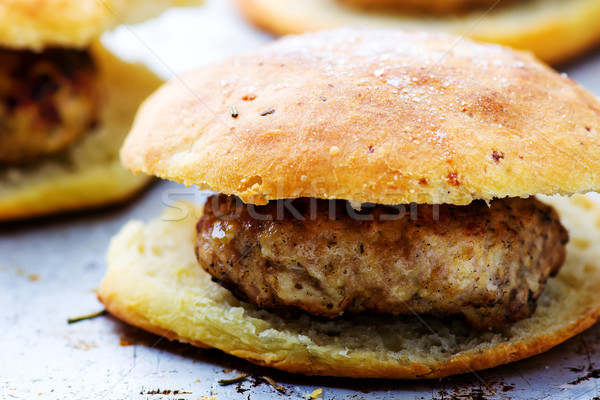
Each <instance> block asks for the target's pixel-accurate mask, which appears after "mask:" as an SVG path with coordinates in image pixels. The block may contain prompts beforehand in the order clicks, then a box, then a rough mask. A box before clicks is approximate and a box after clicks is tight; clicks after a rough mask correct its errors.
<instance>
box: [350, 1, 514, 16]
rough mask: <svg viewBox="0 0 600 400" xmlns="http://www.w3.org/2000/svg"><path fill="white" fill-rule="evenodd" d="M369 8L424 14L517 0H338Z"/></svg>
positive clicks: (449, 12)
mask: <svg viewBox="0 0 600 400" xmlns="http://www.w3.org/2000/svg"><path fill="white" fill-rule="evenodd" d="M338 1H339V2H340V3H345V4H348V5H352V6H357V7H361V8H367V9H388V10H398V11H413V12H421V13H424V14H451V13H465V12H468V11H472V10H476V9H483V10H484V11H485V9H486V8H490V7H492V6H494V7H496V6H502V5H505V4H508V3H512V2H514V1H515V0H500V1H499V2H498V1H497V0H338ZM496 3H498V4H496Z"/></svg>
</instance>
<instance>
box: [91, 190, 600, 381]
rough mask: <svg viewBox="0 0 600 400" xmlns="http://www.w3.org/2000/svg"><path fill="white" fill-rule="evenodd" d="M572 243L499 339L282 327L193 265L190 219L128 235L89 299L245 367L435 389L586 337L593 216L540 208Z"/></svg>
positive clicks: (354, 325) (598, 311)
mask: <svg viewBox="0 0 600 400" xmlns="http://www.w3.org/2000/svg"><path fill="white" fill-rule="evenodd" d="M542 200H543V201H544V202H547V203H549V204H551V205H552V206H553V207H554V208H555V209H556V210H557V211H558V213H559V214H560V216H561V220H562V223H563V224H564V226H565V228H567V230H568V231H569V234H570V236H571V241H570V243H569V244H568V247H567V261H566V263H565V265H564V267H563V268H562V269H561V271H560V273H559V274H558V275H557V276H556V277H555V278H552V279H550V280H549V281H548V286H547V287H546V289H545V291H544V293H543V294H542V296H541V297H540V300H539V302H538V307H537V310H536V312H535V313H534V314H533V316H532V317H531V318H528V319H525V320H521V321H519V322H516V323H514V324H511V325H509V326H507V327H506V328H505V329H504V330H503V331H501V332H496V333H493V332H478V331H473V330H470V329H468V328H466V327H465V325H464V324H463V323H461V322H459V321H453V322H443V321H440V320H436V319H433V318H428V317H421V318H422V319H423V320H425V321H426V322H427V325H425V324H423V322H422V320H420V319H417V318H415V317H404V318H393V317H389V316H380V317H374V316H373V315H370V316H361V317H357V318H351V319H343V320H339V319H338V320H325V321H324V320H322V319H319V320H317V319H311V318H310V317H308V316H306V315H304V316H303V317H301V318H300V319H292V320H284V319H281V318H280V317H278V316H276V315H274V314H271V313H269V312H267V311H264V310H258V309H255V308H254V307H252V306H250V305H249V304H246V303H242V302H240V301H238V300H236V298H235V297H234V296H233V295H232V294H231V293H230V292H229V291H227V290H226V289H224V288H223V287H221V286H220V285H219V284H218V283H215V282H212V281H211V276H210V275H208V274H207V273H206V272H204V271H203V270H202V268H201V267H200V266H199V265H198V263H197V261H196V258H195V256H194V240H195V237H196V230H195V225H196V223H197V221H198V218H199V214H200V213H199V212H197V211H195V210H194V209H193V207H191V206H189V207H190V208H185V210H186V211H187V212H188V213H187V217H185V218H182V217H181V210H182V208H179V209H170V211H171V213H165V214H164V215H162V216H161V217H160V218H158V219H156V220H154V221H152V222H149V223H148V224H144V223H142V222H140V221H132V222H130V223H128V224H127V225H126V226H125V227H124V228H123V230H122V231H121V232H120V233H119V234H118V235H117V236H116V237H115V238H114V239H113V240H112V242H111V245H110V248H109V251H108V256H107V257H108V258H107V263H108V271H107V275H106V277H105V278H104V280H103V281H102V284H101V286H100V289H99V291H98V296H99V298H100V300H101V301H102V302H103V303H104V304H105V306H106V308H107V309H108V311H110V313H111V314H113V315H115V316H117V317H118V318H120V319H122V320H124V321H126V322H128V323H130V324H132V325H135V326H138V327H140V328H143V329H146V330H149V331H151V332H154V333H156V334H160V335H165V336H166V337H168V338H170V339H175V340H180V341H183V342H187V343H192V344H194V345H197V346H201V347H215V348H218V349H221V350H223V351H225V352H227V353H229V354H232V355H235V356H237V357H242V358H245V359H247V360H250V361H251V362H254V363H256V364H261V365H267V366H270V367H275V368H279V369H283V370H286V371H290V372H299V373H303V374H308V375H334V376H347V377H355V378H403V379H415V378H435V377H442V376H447V375H452V374H458V373H463V372H470V371H474V370H479V369H484V368H491V367H494V366H496V365H500V364H504V363H508V362H511V361H516V360H520V359H522V358H525V357H529V356H532V355H535V354H538V353H541V352H543V351H546V350H548V349H549V348H551V347H553V346H555V345H557V344H559V343H561V342H563V341H564V340H566V339H568V338H570V337H572V336H574V335H576V334H577V333H579V332H581V331H582V330H584V329H586V328H588V327H589V326H591V325H592V324H593V323H594V322H595V321H596V320H597V319H598V317H599V315H600V297H599V296H598V293H599V292H600V249H599V248H598V247H597V246H595V245H594V244H595V243H599V242H600V211H599V210H598V209H597V208H596V207H597V206H595V205H594V204H593V203H592V202H591V201H590V200H588V199H587V198H585V197H583V196H576V197H574V198H572V199H569V198H560V197H556V198H545V199H542Z"/></svg>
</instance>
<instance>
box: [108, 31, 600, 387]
mask: <svg viewBox="0 0 600 400" xmlns="http://www.w3.org/2000/svg"><path fill="white" fill-rule="evenodd" d="M456 40H457V38H456V37H454V36H450V35H446V34H440V33H425V32H419V31H403V30H372V29H360V28H344V29H338V30H333V31H323V32H319V33H312V34H303V35H299V36H290V37H286V38H284V39H281V40H278V41H276V42H274V43H273V44H270V45H267V46H265V47H263V48H261V49H258V50H255V51H252V52H249V53H247V54H244V55H239V56H236V57H233V58H230V59H227V60H224V61H221V62H218V63H214V64H210V65H206V66H204V67H202V68H200V69H198V70H196V71H193V72H190V73H188V74H186V75H184V76H183V77H182V80H177V81H172V82H169V83H167V84H166V85H164V86H163V87H161V88H160V89H159V90H158V91H156V92H155V93H154V94H153V95H152V96H150V97H149V99H147V100H146V101H145V103H144V104H143V105H142V107H141V110H140V112H139V113H138V116H137V118H136V121H135V123H134V126H133V129H132V131H131V132H130V134H129V136H128V137H127V139H126V141H125V144H124V146H123V148H122V150H121V159H122V161H123V163H124V164H125V166H126V167H127V168H129V169H131V170H133V171H138V172H140V171H141V172H144V173H148V174H154V175H157V176H159V177H161V178H168V179H172V180H175V181H178V182H182V183H184V184H186V185H192V184H193V185H198V186H199V187H200V188H201V189H205V190H209V191H212V192H213V193H214V195H212V196H210V197H208V198H207V199H206V201H205V203H204V204H203V205H198V206H193V205H188V206H183V205H179V206H176V207H169V208H168V209H167V210H166V212H165V214H164V215H163V216H162V217H160V218H158V219H156V220H154V221H151V222H148V223H143V222H140V221H133V222H130V223H128V224H127V225H126V226H125V227H124V228H123V229H122V231H121V232H120V233H119V234H118V235H117V236H116V237H115V238H114V239H113V240H112V242H111V244H110V248H109V250H108V255H107V264H108V269H107V273H106V276H105V277H104V279H103V281H102V283H101V286H100V288H99V291H98V296H99V299H100V300H101V301H102V302H103V303H104V305H105V306H106V308H107V310H108V311H109V312H110V313H112V314H113V315H114V316H116V317H117V318H120V319H122V320H123V321H126V322H128V323H130V324H133V325H135V326H138V327H140V328H143V329H146V330H148V331H150V332H154V333H156V334H159V335H163V336H165V337H167V338H169V339H174V340H179V341H183V342H187V343H191V344H194V345H196V346H200V347H212V348H217V349H220V350H222V351H224V352H226V353H229V354H232V355H234V356H238V357H242V358H245V359H247V360H250V361H251V362H253V363H257V364H261V365H266V366H270V367H274V368H279V369H282V370H286V371H290V372H297V373H302V374H307V375H330V376H344V377H355V378H405V379H417V378H435V377H443V376H447V375H452V374H457V373H463V372H469V371H474V370H478V369H483V368H490V367H493V366H496V365H499V364H503V363H508V362H511V361H515V360H519V359H522V358H524V357H528V356H531V355H534V354H538V353H540V352H543V351H546V350H548V349H550V348H551V347H553V346H555V345H557V344H559V343H561V342H562V341H564V340H566V339H567V338H569V337H572V336H573V335H575V334H577V333H579V332H581V331H582V330H584V329H586V328H588V327H589V326H591V325H592V324H593V323H594V322H595V321H596V320H597V319H598V316H599V314H600V300H599V299H598V297H597V295H596V293H597V292H598V290H600V261H599V260H600V257H599V253H598V251H599V250H598V246H597V244H598V243H600V210H599V209H598V207H597V206H596V205H595V204H594V202H593V201H592V200H590V199H589V198H588V197H586V196H584V195H582V194H579V193H582V192H588V191H592V190H597V189H598V187H599V185H600V183H599V182H600V179H599V176H598V175H599V174H600V151H599V150H600V102H599V101H598V99H597V98H595V97H594V96H593V95H592V94H590V93H589V92H587V91H585V90H584V89H583V88H582V87H580V86H579V85H578V84H576V83H575V82H573V81H572V80H570V79H569V78H568V77H566V76H564V75H561V74H558V73H556V72H554V71H553V70H551V69H550V68H548V67H547V66H545V65H544V64H542V63H540V62H538V61H537V60H536V59H535V58H534V57H532V56H531V55H530V54H528V53H523V52H519V51H514V50H511V49H509V48H505V47H502V46H499V45H489V44H479V43H475V42H472V41H470V40H465V41H462V42H461V43H460V44H459V45H457V46H456V45H455V43H456Z"/></svg>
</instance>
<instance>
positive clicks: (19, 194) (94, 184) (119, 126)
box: [0, 44, 162, 221]
mask: <svg viewBox="0 0 600 400" xmlns="http://www.w3.org/2000/svg"><path fill="white" fill-rule="evenodd" d="M91 52H92V56H93V57H94V60H95V61H96V66H97V68H98V75H99V79H100V80H101V81H102V87H103V88H104V90H105V92H106V93H105V97H106V99H105V102H104V104H103V105H102V107H103V109H102V114H101V120H100V121H101V123H100V125H99V127H98V128H97V129H95V130H93V131H90V132H88V133H87V134H86V136H85V137H84V138H83V139H82V140H81V141H80V142H78V143H77V144H75V145H74V146H73V147H72V148H71V149H69V151H68V152H67V153H66V154H62V155H61V156H57V157H54V158H49V159H46V160H44V161H40V162H37V163H35V164H32V165H27V166H24V167H0V221H4V220H12V219H18V218H29V217H34V216H39V215H44V214H50V213H56V212H60V211H71V210H78V209H82V208H88V207H96V206H101V205H105V204H109V203H115V202H119V201H122V200H125V199H127V198H129V197H131V196H133V195H134V194H135V193H136V192H138V191H139V190H140V189H142V188H143V187H144V186H145V185H146V184H147V183H148V182H149V178H148V177H147V176H144V175H137V176H136V175H134V174H133V173H131V172H129V171H127V170H126V169H125V168H123V167H122V166H121V164H120V161H119V148H120V147H121V144H122V143H123V140H124V138H125V136H126V135H127V132H129V129H130V127H131V123H132V122H133V118H134V116H135V113H136V111H137V108H138V106H139V105H140V103H141V102H142V101H143V100H144V99H145V98H146V97H147V96H148V95H149V94H150V93H152V91H153V90H155V89H156V88H157V87H158V86H159V85H160V84H161V83H162V81H161V79H160V78H158V77H157V76H156V75H155V74H153V73H152V72H151V71H150V70H148V69H147V68H146V67H144V66H143V65H141V64H130V63H126V62H124V61H122V60H120V59H118V58H117V57H115V56H114V55H113V54H111V53H110V52H108V50H106V49H105V48H104V47H102V46H101V45H100V44H95V45H94V46H93V47H92V49H91Z"/></svg>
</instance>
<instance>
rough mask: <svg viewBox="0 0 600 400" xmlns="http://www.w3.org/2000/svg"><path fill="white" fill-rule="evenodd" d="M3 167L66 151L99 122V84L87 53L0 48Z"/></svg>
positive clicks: (1, 148) (0, 139)
mask: <svg viewBox="0 0 600 400" xmlns="http://www.w3.org/2000/svg"><path fill="white" fill-rule="evenodd" d="M0 60H2V61H1V62H0V163H10V164H14V163H24V162H28V161H31V160H34V159H35V158H38V157H40V156H44V155H47V154H52V153H56V152H59V151H61V150H64V149H65V148H66V147H68V146H69V145H70V144H71V143H73V142H74V141H75V140H77V139H78V138H79V137H81V136H82V135H83V134H84V133H86V132H87V131H88V130H89V129H90V128H91V127H93V126H94V125H95V124H96V123H97V122H98V116H99V103H100V95H99V84H98V82H97V77H96V68H95V66H94V62H93V60H92V58H91V56H90V54H89V53H88V52H87V51H80V50H69V49H48V50H45V51H44V52H41V53H33V52H30V51H23V50H10V49H5V48H4V49H3V48H0Z"/></svg>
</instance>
